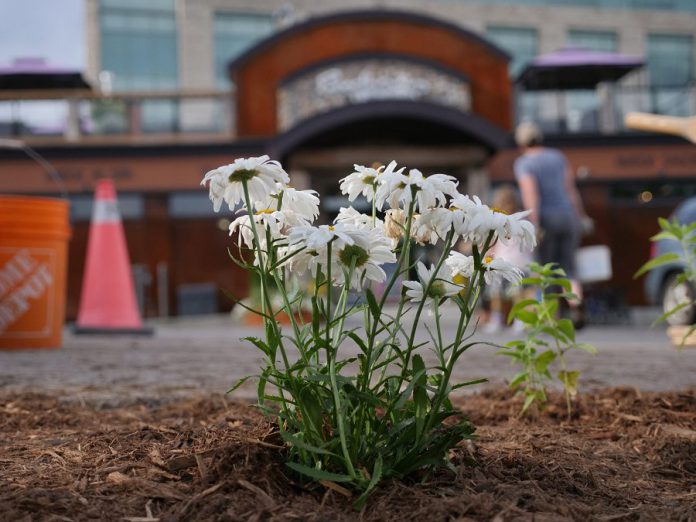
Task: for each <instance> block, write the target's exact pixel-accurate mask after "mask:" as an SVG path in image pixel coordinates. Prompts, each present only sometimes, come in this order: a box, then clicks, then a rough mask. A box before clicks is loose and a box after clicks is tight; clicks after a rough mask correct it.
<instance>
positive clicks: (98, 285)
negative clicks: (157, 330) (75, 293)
mask: <svg viewBox="0 0 696 522" xmlns="http://www.w3.org/2000/svg"><path fill="white" fill-rule="evenodd" d="M75 332H76V333H151V331H149V330H148V329H145V328H143V322H142V320H141V319H140V310H138V303H137V301H136V298H135V287H134V285H133V275H132V274H131V267H130V261H129V260H128V248H127V246H126V238H125V235H124V233H123V224H122V223H121V215H120V214H119V211H118V204H117V201H116V189H115V188H114V182H113V181H112V180H110V179H102V180H100V181H99V183H97V188H96V190H95V192H94V208H93V210H92V222H91V223H90V226H89V238H88V240H87V261H86V263H85V274H84V277H83V279H82V295H81V296H80V309H79V312H78V314H77V322H76V323H75Z"/></svg>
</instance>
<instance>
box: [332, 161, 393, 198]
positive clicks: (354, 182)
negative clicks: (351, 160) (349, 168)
mask: <svg viewBox="0 0 696 522" xmlns="http://www.w3.org/2000/svg"><path fill="white" fill-rule="evenodd" d="M353 168H354V169H355V171H354V172H352V173H351V174H348V175H347V176H346V177H345V178H343V179H341V181H340V185H339V187H340V188H341V193H343V194H345V195H347V196H348V201H354V200H355V198H357V197H358V196H360V195H362V196H364V197H365V198H366V199H367V201H372V198H373V197H374V195H375V190H376V187H377V177H378V176H379V175H380V174H381V173H382V170H384V166H381V167H379V168H373V167H364V166H362V165H353Z"/></svg>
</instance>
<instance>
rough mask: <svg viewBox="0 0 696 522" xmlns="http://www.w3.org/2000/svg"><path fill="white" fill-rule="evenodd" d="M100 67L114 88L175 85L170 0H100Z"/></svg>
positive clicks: (174, 31)
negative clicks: (142, 0)
mask: <svg viewBox="0 0 696 522" xmlns="http://www.w3.org/2000/svg"><path fill="white" fill-rule="evenodd" d="M99 24H100V29H101V69H102V70H104V71H109V72H111V73H112V75H113V80H112V81H113V88H114V90H167V89H175V88H176V87H177V86H178V65H177V51H176V15H175V10H174V0H150V1H148V2H141V1H136V0H100V3H99Z"/></svg>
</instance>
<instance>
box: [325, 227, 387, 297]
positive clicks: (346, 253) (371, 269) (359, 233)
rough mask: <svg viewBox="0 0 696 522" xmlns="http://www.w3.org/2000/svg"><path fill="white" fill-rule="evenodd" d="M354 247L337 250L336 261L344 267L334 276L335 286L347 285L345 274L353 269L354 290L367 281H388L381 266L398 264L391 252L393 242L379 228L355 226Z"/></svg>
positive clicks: (346, 246)
mask: <svg viewBox="0 0 696 522" xmlns="http://www.w3.org/2000/svg"><path fill="white" fill-rule="evenodd" d="M353 228H354V233H353V234H352V235H353V239H354V240H355V242H354V243H353V244H352V245H344V246H343V247H341V248H340V249H337V250H336V260H337V261H338V263H339V264H340V265H342V266H343V267H344V270H341V271H340V272H338V273H337V274H334V277H333V279H334V284H337V285H343V284H345V276H346V275H347V274H346V273H345V272H348V271H350V267H351V266H352V267H353V269H354V270H353V274H352V277H351V280H350V281H349V284H350V287H351V288H353V289H356V290H357V289H360V288H362V286H363V284H364V283H365V281H366V280H369V281H374V282H376V283H382V282H384V281H386V279H387V274H386V273H385V272H384V269H383V268H382V266H381V265H383V264H385V263H396V255H395V254H394V252H392V250H391V241H390V240H389V238H387V237H386V236H385V235H384V234H383V233H382V231H381V230H379V229H377V228H373V229H366V228H362V229H361V228H358V227H355V226H353Z"/></svg>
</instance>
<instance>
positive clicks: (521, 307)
mask: <svg viewBox="0 0 696 522" xmlns="http://www.w3.org/2000/svg"><path fill="white" fill-rule="evenodd" d="M536 304H539V302H538V301H537V300H536V299H523V300H522V301H519V302H517V303H515V304H514V305H513V307H512V308H510V313H509V314H508V318H507V320H508V323H510V322H512V320H513V319H514V318H515V317H516V314H517V312H519V311H520V310H524V309H525V308H527V307H528V306H532V305H536Z"/></svg>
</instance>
